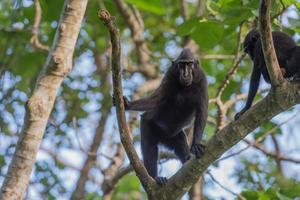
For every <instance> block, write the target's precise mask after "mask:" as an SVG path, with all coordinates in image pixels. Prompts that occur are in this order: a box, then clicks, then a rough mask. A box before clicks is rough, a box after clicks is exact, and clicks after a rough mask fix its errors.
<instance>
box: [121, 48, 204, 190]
mask: <svg viewBox="0 0 300 200" xmlns="http://www.w3.org/2000/svg"><path fill="white" fill-rule="evenodd" d="M124 100H125V101H124V102H125V108H126V110H136V111H145V112H144V113H143V114H142V116H141V146H142V154H143V159H144V164H145V167H146V169H147V170H148V173H149V175H150V176H152V177H153V178H155V180H156V181H157V183H159V184H161V185H164V184H165V183H166V181H167V179H166V178H164V177H157V160H158V144H162V145H164V146H166V147H168V148H169V149H171V150H173V151H174V152H175V154H176V155H177V156H178V158H179V159H180V161H181V162H182V163H185V162H186V161H187V160H188V159H189V158H190V152H192V153H193V154H195V156H196V157H197V158H199V157H200V156H201V155H202V154H203V151H204V146H203V145H202V144H200V142H201V139H202V135H203V131H204V127H205V124H206V119H207V109H208V94H207V80H206V76H205V73H204V72H203V70H202V69H201V68H200V67H199V62H198V61H197V60H196V59H195V58H194V56H193V54H192V52H191V51H190V50H189V49H183V51H182V52H181V54H180V55H179V57H178V58H177V59H176V60H175V61H174V62H172V65H171V66H170V68H169V69H168V71H167V73H166V75H165V76H164V78H163V80H162V83H161V85H160V86H159V87H158V88H157V89H156V91H155V92H154V93H153V94H152V95H150V96H149V97H146V98H144V99H140V100H137V101H132V102H130V101H128V100H127V98H126V97H124ZM193 117H195V122H194V133H193V141H192V145H191V149H190V148H189V146H188V142H187V138H186V135H185V133H184V131H183V128H184V127H186V126H187V125H189V124H190V123H191V122H192V119H193Z"/></svg>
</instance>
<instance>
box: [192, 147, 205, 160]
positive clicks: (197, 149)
mask: <svg viewBox="0 0 300 200" xmlns="http://www.w3.org/2000/svg"><path fill="white" fill-rule="evenodd" d="M205 148H206V146H205V145H204V144H193V145H192V147H191V152H192V153H193V154H194V155H195V156H196V158H201V156H202V155H203V153H204V151H205Z"/></svg>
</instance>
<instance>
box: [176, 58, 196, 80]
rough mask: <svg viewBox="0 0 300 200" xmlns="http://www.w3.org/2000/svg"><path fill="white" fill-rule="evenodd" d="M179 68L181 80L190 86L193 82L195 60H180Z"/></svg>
mask: <svg viewBox="0 0 300 200" xmlns="http://www.w3.org/2000/svg"><path fill="white" fill-rule="evenodd" d="M177 67H178V70H179V81H180V83H181V84H182V85H183V86H190V85H191V84H192V82H193V70H194V68H195V62H194V60H187V61H179V62H178V64H177Z"/></svg>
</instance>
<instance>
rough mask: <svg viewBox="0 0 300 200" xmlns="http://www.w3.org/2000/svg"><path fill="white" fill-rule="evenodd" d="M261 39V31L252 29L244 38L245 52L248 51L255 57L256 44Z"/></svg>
mask: <svg viewBox="0 0 300 200" xmlns="http://www.w3.org/2000/svg"><path fill="white" fill-rule="evenodd" d="M258 39H259V32H258V31H257V30H251V31H250V32H249V33H248V34H247V35H246V37H245V40H244V52H245V53H247V54H248V55H249V56H250V57H251V58H252V59H253V50H254V48H255V44H256V42H257V40H258Z"/></svg>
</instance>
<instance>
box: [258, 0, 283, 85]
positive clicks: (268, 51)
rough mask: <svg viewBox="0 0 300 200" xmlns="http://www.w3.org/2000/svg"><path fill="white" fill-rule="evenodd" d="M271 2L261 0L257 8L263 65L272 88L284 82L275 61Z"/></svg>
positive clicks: (269, 0)
mask: <svg viewBox="0 0 300 200" xmlns="http://www.w3.org/2000/svg"><path fill="white" fill-rule="evenodd" d="M270 7H271V0H261V1H260V7H259V23H258V26H259V32H260V35H261V43H262V49H263V52H264V58H265V63H266V66H267V69H268V73H269V76H270V80H271V83H272V85H273V86H278V85H281V84H282V83H283V82H284V79H283V76H282V73H281V71H280V67H279V64H278V61H277V57H276V53H275V49H274V44H273V37H272V28H271V20H270Z"/></svg>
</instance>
